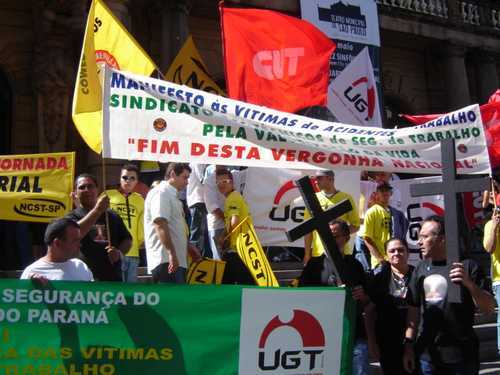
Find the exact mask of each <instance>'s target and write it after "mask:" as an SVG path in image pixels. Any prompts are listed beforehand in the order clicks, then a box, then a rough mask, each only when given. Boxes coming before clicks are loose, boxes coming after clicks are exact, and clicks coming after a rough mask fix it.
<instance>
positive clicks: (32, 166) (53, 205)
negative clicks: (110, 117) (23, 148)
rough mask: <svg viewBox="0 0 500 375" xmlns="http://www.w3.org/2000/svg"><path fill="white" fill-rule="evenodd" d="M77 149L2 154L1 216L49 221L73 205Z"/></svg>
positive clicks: (0, 166)
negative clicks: (63, 151)
mask: <svg viewBox="0 0 500 375" xmlns="http://www.w3.org/2000/svg"><path fill="white" fill-rule="evenodd" d="M74 171H75V154H74V153H73V152H65V153H53V154H31V155H1V156H0V219H2V220H17V221H31V222H44V223H46V222H49V221H51V220H53V219H55V218H58V217H61V216H63V215H65V214H66V213H67V212H68V211H69V210H70V209H71V208H72V206H71V200H70V193H71V191H72V188H73V175H74Z"/></svg>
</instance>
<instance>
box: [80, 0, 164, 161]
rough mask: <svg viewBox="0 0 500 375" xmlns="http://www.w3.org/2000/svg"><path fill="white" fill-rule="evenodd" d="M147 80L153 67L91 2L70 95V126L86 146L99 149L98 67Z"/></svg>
mask: <svg viewBox="0 0 500 375" xmlns="http://www.w3.org/2000/svg"><path fill="white" fill-rule="evenodd" d="M104 64H107V65H109V66H112V67H113V68H115V69H120V70H126V71H128V72H132V73H136V74H141V75H145V76H149V75H150V74H151V73H152V72H153V70H154V69H156V66H155V64H154V63H153V61H152V60H151V59H150V58H149V56H148V55H147V54H146V52H144V50H143V49H142V48H141V46H140V45H139V44H138V43H137V42H136V41H135V40H134V38H133V37H132V36H131V35H130V34H129V33H128V32H127V30H126V29H125V27H123V25H122V24H121V23H120V21H118V19H116V18H115V16H114V15H113V13H111V11H110V10H109V9H108V7H107V6H106V5H105V4H104V3H103V2H102V1H101V0H94V1H92V5H91V7H90V10H89V15H88V18H87V25H86V28H85V37H84V40H83V47H82V54H81V56H80V64H79V66H78V74H77V77H76V83H75V91H74V94H73V109H72V115H73V122H74V123H75V126H76V128H77V129H78V131H79V132H80V135H81V136H82V138H83V139H84V141H85V142H86V143H87V145H88V146H89V147H90V148H91V149H92V150H94V151H95V152H97V153H100V152H101V149H102V88H101V82H102V81H101V80H100V79H99V75H100V69H101V67H102V66H103V65H104Z"/></svg>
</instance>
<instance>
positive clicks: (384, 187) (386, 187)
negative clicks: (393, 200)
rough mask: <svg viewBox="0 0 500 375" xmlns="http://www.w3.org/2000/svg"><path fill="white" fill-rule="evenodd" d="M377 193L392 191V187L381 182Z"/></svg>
mask: <svg viewBox="0 0 500 375" xmlns="http://www.w3.org/2000/svg"><path fill="white" fill-rule="evenodd" d="M377 191H392V186H391V185H390V184H388V183H387V182H381V183H379V184H378V185H377Z"/></svg>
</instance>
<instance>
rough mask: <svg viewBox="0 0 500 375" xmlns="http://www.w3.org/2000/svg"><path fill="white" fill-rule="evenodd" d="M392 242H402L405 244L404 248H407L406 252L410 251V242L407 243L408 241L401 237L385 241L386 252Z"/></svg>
mask: <svg viewBox="0 0 500 375" xmlns="http://www.w3.org/2000/svg"><path fill="white" fill-rule="evenodd" d="M392 241H399V242H401V243H402V244H403V246H404V247H405V248H406V251H408V242H406V240H405V239H404V238H399V237H391V238H389V239H388V240H387V241H385V243H384V249H385V250H386V251H387V246H389V244H390V243H391V242H392Z"/></svg>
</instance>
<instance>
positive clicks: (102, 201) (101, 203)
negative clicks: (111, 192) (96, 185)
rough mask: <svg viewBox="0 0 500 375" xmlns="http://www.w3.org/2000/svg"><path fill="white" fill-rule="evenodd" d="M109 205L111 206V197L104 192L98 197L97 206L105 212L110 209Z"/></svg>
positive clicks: (98, 209) (100, 210)
mask: <svg viewBox="0 0 500 375" xmlns="http://www.w3.org/2000/svg"><path fill="white" fill-rule="evenodd" d="M108 207H109V197H108V196H107V195H106V194H105V193H102V194H101V195H100V196H99V198H98V199H97V203H96V205H95V208H96V210H97V211H99V212H101V213H103V212H104V211H106V210H107V209H108Z"/></svg>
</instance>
